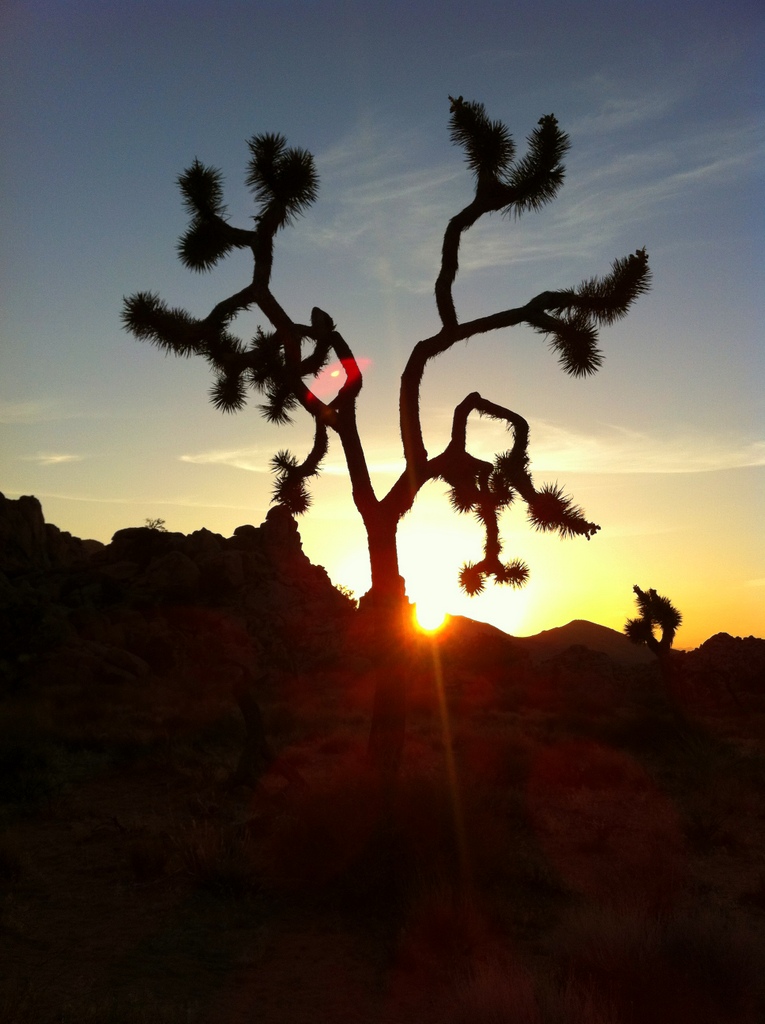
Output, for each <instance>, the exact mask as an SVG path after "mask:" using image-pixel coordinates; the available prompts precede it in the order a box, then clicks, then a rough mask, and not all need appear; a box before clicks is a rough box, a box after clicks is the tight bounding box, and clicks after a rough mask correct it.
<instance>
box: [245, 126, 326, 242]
mask: <svg viewBox="0 0 765 1024" xmlns="http://www.w3.org/2000/svg"><path fill="white" fill-rule="evenodd" d="M247 145H248V146H249V148H250V153H251V157H250V161H249V164H248V169H247V178H246V182H247V185H248V186H249V188H250V189H252V192H253V194H254V196H255V198H256V200H257V201H258V202H259V203H260V204H261V205H262V207H263V212H264V213H265V211H266V210H268V211H269V212H271V213H272V214H273V215H274V217H275V218H276V222H277V225H278V226H279V227H284V225H286V224H289V223H290V222H291V221H292V220H294V218H295V217H296V216H298V215H299V214H301V213H303V212H304V211H305V210H306V209H307V208H308V207H309V206H310V205H311V204H312V203H313V202H314V201H315V199H316V196H317V195H318V192H319V176H318V174H317V172H316V167H315V165H314V160H313V156H312V155H311V153H309V152H308V150H305V149H297V148H295V147H292V146H290V147H288V146H287V140H286V139H285V137H284V136H283V135H278V134H273V133H266V134H263V135H254V136H253V137H252V138H251V139H250V140H249V142H248V143H247Z"/></svg>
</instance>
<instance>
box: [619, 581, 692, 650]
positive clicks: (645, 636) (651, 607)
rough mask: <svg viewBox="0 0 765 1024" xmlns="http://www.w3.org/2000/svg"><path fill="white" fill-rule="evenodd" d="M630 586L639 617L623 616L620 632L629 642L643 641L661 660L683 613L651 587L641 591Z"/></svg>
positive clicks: (638, 642)
mask: <svg viewBox="0 0 765 1024" xmlns="http://www.w3.org/2000/svg"><path fill="white" fill-rule="evenodd" d="M632 589H633V590H634V592H635V599H636V601H637V606H638V610H639V612H640V618H639V619H627V622H626V623H625V625H624V632H625V634H626V635H627V637H628V639H629V640H630V641H631V642H632V643H633V644H645V645H646V647H647V648H648V650H649V651H652V652H653V653H654V654H655V655H656V657H657V658H659V660H660V661H661V660H663V659H665V658H666V657H668V655H669V652H670V650H671V649H672V643H673V641H674V639H675V633H676V632H677V631H678V629H679V628H680V623H681V622H682V621H683V617H682V615H681V614H680V612H679V611H678V610H677V608H675V607H674V605H673V604H672V602H671V601H670V600H669V598H667V597H662V596H661V594H657V593H656V591H655V590H648V591H645V590H641V589H640V587H638V586H634V587H633V588H632ZM657 627H658V629H660V630H661V636H660V637H658V638H657V637H656V635H655V634H654V629H656V628H657Z"/></svg>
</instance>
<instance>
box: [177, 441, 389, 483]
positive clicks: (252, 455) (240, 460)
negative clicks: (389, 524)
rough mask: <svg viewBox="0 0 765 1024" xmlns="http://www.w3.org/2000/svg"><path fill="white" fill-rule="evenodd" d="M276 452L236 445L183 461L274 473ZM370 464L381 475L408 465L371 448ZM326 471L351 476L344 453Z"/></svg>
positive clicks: (325, 464) (330, 460)
mask: <svg viewBox="0 0 765 1024" xmlns="http://www.w3.org/2000/svg"><path fill="white" fill-rule="evenodd" d="M272 455H273V452H269V453H268V454H265V453H264V452H263V451H262V449H259V448H236V449H221V448H217V449H211V450H210V451H206V452H196V453H194V454H186V455H181V456H180V460H181V462H190V463H192V464H194V465H197V466H230V467H231V468H233V469H243V470H246V471H247V472H249V473H271V472H272V470H271V464H270V463H271V457H272ZM367 465H368V468H369V472H370V473H372V474H375V475H377V474H379V475H395V476H398V475H399V474H400V473H401V472H402V470H403V468H404V466H403V462H402V461H401V459H400V458H396V456H395V454H388V453H386V452H379V453H377V452H375V451H374V450H370V451H369V452H368V460H367ZM321 471H322V473H326V474H328V475H329V476H347V475H348V469H347V467H346V465H345V462H344V461H343V460H342V458H341V457H338V458H333V457H332V456H331V455H330V457H328V458H327V459H325V461H324V462H323V463H322V466H321Z"/></svg>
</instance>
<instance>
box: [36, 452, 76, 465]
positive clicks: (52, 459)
mask: <svg viewBox="0 0 765 1024" xmlns="http://www.w3.org/2000/svg"><path fill="white" fill-rule="evenodd" d="M84 459H85V456H84V455H68V454H64V453H62V452H38V453H37V454H36V455H22V456H21V460H22V462H36V463H37V465H38V466H60V465H62V464H63V463H66V462H82V461H83V460H84Z"/></svg>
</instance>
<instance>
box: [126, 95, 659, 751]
mask: <svg viewBox="0 0 765 1024" xmlns="http://www.w3.org/2000/svg"><path fill="white" fill-rule="evenodd" d="M450 103H451V108H450V120H449V129H450V133H451V139H452V142H453V143H455V144H456V145H458V146H459V147H461V148H462V150H463V151H464V153H465V157H466V160H467V163H468V166H469V168H470V170H471V172H472V175H473V178H474V186H475V188H474V195H473V198H472V200H471V201H470V203H468V205H467V206H466V207H465V208H464V209H462V210H460V211H459V212H458V213H456V214H455V215H454V216H453V217H452V218H451V220H450V221H449V223H448V225H447V226H446V229H445V232H444V238H443V245H442V249H441V264H440V269H439V272H438V277H437V279H436V282H435V299H436V307H437V310H438V315H439V318H440V327H439V329H438V331H437V332H436V333H435V334H433V335H432V336H431V337H429V338H425V339H423V340H421V341H418V342H417V343H416V344H415V345H414V347H413V349H412V352H411V355H410V356H409V359H408V361H407V364H406V366H405V368H404V371H403V374H402V377H401V387H400V393H399V428H400V433H401V443H402V448H403V457H404V463H405V465H404V470H403V472H402V473H401V475H400V477H399V478H398V479H397V480H396V481H395V483H394V484H393V486H392V487H391V488H390V490H389V491H388V493H387V494H385V495H383V496H378V495H377V493H376V492H375V489H374V487H373V485H372V481H371V478H370V473H369V468H368V465H367V461H366V456H365V453H364V448H363V446H362V442H361V438H360V436H359V432H358V428H357V422H356V402H357V399H358V396H359V392H360V390H361V386H362V373H361V370H360V367H359V364H358V362H357V360H356V358H355V357H354V354H353V352H352V350H351V348H350V346H349V345H348V343H347V342H346V340H345V338H344V337H343V336H342V334H341V333H340V332H339V331H338V329H337V326H336V324H335V322H334V320H333V318H332V317H331V316H330V314H329V313H326V312H324V311H323V310H322V309H319V308H318V307H314V308H313V310H312V311H311V314H310V322H309V323H301V322H299V321H298V320H295V319H293V317H292V316H291V315H290V314H289V313H288V312H287V311H286V309H285V308H284V306H282V304H281V303H280V301H279V300H278V299H277V297H276V296H275V295H274V293H273V291H272V288H271V272H272V266H273V255H274V244H275V239H276V235H277V233H278V232H279V231H280V230H281V229H282V228H284V227H286V226H288V225H290V224H292V223H293V222H294V220H295V219H296V217H297V216H298V215H299V214H301V213H304V212H305V210H306V209H307V208H308V207H309V206H310V205H311V204H312V203H313V202H314V201H315V199H316V197H317V194H318V185H319V179H318V175H317V172H316V169H315V166H314V160H313V157H312V155H311V154H310V153H309V152H307V151H306V150H304V149H296V148H292V147H288V146H287V142H286V140H285V138H284V137H283V136H282V135H278V134H262V135H255V136H254V137H253V138H252V139H250V140H249V143H248V145H249V150H250V157H249V162H248V166H247V175H246V183H247V186H248V187H249V189H250V190H251V192H252V194H253V196H254V199H255V202H256V205H257V214H256V216H255V224H254V227H252V228H250V229H243V228H237V227H234V226H233V225H231V224H230V223H229V222H228V220H227V219H226V208H225V206H224V203H223V188H222V177H221V174H220V172H219V171H218V170H216V169H214V168H212V167H208V166H205V165H203V164H202V163H200V162H199V160H194V162H193V163H192V164H191V166H190V167H189V168H188V169H187V170H185V171H184V172H183V174H181V176H180V177H179V179H178V184H179V187H180V191H181V194H182V197H183V202H184V204H185V206H186V208H187V210H188V212H189V214H190V218H191V220H190V224H189V227H188V229H187V230H186V232H185V234H184V235H183V236H182V237H181V239H180V240H179V243H178V256H179V258H180V260H181V262H182V263H183V264H184V265H185V266H187V267H189V268H190V269H191V270H195V271H207V270H210V269H211V268H212V267H213V266H214V265H215V264H216V263H218V261H219V260H221V259H222V258H223V257H224V256H226V255H228V254H229V253H231V252H232V251H233V250H235V249H247V250H249V251H250V252H251V253H252V258H253V273H252V279H251V281H250V282H249V283H248V284H246V285H245V286H244V287H243V288H242V289H241V290H240V291H238V292H236V293H235V294H233V295H230V296H229V297H227V298H225V299H223V300H222V301H221V302H219V303H218V304H217V305H216V306H215V307H214V309H212V310H211V312H210V313H209V314H208V315H207V316H206V317H204V318H202V319H198V318H195V317H193V316H191V315H190V314H189V313H187V312H186V311H185V310H182V309H177V308H169V307H168V306H167V305H166V304H165V302H163V301H162V300H161V299H160V298H159V296H158V295H156V294H155V293H153V292H138V293H136V294H134V295H132V296H130V297H129V298H127V299H126V300H125V302H124V307H123V312H122V318H123V324H124V326H125V327H126V328H127V329H128V330H129V331H130V332H131V333H132V334H133V335H135V336H136V337H137V338H139V339H142V340H147V341H149V342H151V343H152V344H154V345H156V346H157V347H158V348H160V349H162V350H163V351H165V352H172V353H174V354H175V355H179V356H192V355H197V356H201V357H202V358H204V359H206V360H207V362H208V363H209V364H210V367H211V369H212V370H213V373H214V375H215V379H214V383H213V385H212V389H211V392H210V397H211V400H212V402H213V404H214V405H215V406H216V407H217V408H218V409H221V410H222V411H224V412H234V411H236V410H239V409H241V408H243V406H244V405H245V403H246V401H247V397H248V392H250V391H254V392H256V393H258V394H260V395H261V396H262V403H261V405H260V411H261V413H262V415H263V416H264V417H265V418H266V419H267V420H268V421H270V422H273V423H287V422H289V421H290V419H291V416H292V414H293V413H294V412H295V411H296V410H297V409H298V408H299V407H302V408H303V409H304V410H305V412H306V413H308V415H309V416H310V417H312V419H313V423H314V439H313V446H312V448H311V450H310V452H308V454H307V455H306V456H305V457H304V458H303V460H302V461H300V459H299V458H298V457H297V456H295V455H294V454H293V453H291V452H289V451H280V452H278V453H277V454H276V455H275V456H274V458H273V460H272V467H273V470H274V474H275V483H274V495H273V498H274V501H275V502H277V503H278V504H280V505H282V506H284V507H286V508H287V509H288V510H289V511H290V512H291V513H293V514H295V515H299V514H301V513H303V512H305V511H306V509H307V508H308V507H309V505H310V501H311V498H310V493H309V490H308V483H309V481H310V480H311V479H312V478H313V477H315V476H316V475H317V474H318V473H319V471H320V467H321V463H322V460H323V459H324V457H325V455H326V453H327V450H328V445H329V440H330V436H331V435H337V437H338V438H339V441H340V444H341V446H342V449H343V453H344V456H345V461H346V464H347V468H348V473H349V476H350V480H351V486H352V493H353V501H354V503H355V505H356V508H357V509H358V512H359V514H360V516H361V518H362V520H363V523H364V527H365V529H366V535H367V543H368V549H369V559H370V566H371V577H372V585H371V589H370V591H369V592H368V594H367V595H365V597H364V598H363V599H362V602H361V603H362V606H363V607H365V608H369V609H372V610H374V611H375V612H376V613H377V615H378V616H379V617H380V618H381V620H382V619H386V618H389V617H390V616H391V614H393V615H395V614H397V613H398V612H399V611H400V609H401V608H402V606H403V605H404V603H405V584H404V580H403V579H402V578H401V575H400V571H399V562H398V552H397V546H396V536H397V529H398V524H399V522H400V520H401V518H402V516H404V515H405V513H406V512H408V511H409V509H411V507H412V504H413V502H414V500H415V497H416V496H417V494H418V493H419V491H420V490H421V489H422V487H423V486H424V485H425V484H426V483H427V482H428V481H431V480H442V481H444V482H445V483H447V484H448V485H449V488H450V500H451V504H452V506H453V508H454V509H455V510H456V511H457V512H460V513H473V514H474V515H475V516H476V518H477V519H478V521H479V522H480V523H481V525H482V527H483V532H484V543H483V555H482V557H481V558H480V559H478V560H477V561H476V562H474V563H471V562H466V563H465V564H464V565H463V566H462V569H461V570H460V574H459V580H460V584H461V586H462V588H463V590H464V591H466V592H467V593H468V594H471V595H473V594H478V593H480V592H481V591H482V590H483V589H484V586H485V585H486V582H487V580H489V579H493V580H494V581H495V582H497V583H504V584H508V585H510V586H514V587H520V586H523V584H524V583H525V582H526V580H527V579H528V575H529V570H528V567H527V566H526V564H525V563H524V562H523V561H521V560H520V559H517V558H514V559H512V560H509V561H503V560H502V558H501V557H500V556H501V554H502V543H501V540H500V531H499V517H500V513H501V512H502V510H503V509H506V508H508V507H509V506H510V505H511V503H512V502H513V501H514V500H515V499H516V497H519V498H520V499H521V500H522V501H523V502H524V503H525V505H526V509H527V516H528V521H529V523H530V525H531V526H532V528H534V529H536V530H541V531H551V532H557V533H558V534H560V535H561V536H563V537H574V536H584V537H586V538H587V539H589V538H590V537H591V536H592V535H593V534H594V533H595V532H596V531H597V530H598V529H599V527H598V526H597V525H596V524H595V523H592V522H590V521H589V520H587V519H586V518H585V515H584V513H583V512H582V510H581V509H580V508H579V507H577V506H576V505H575V504H574V503H573V501H572V500H571V498H570V497H568V496H567V495H566V494H565V493H564V492H563V490H562V489H561V488H560V487H559V486H558V485H557V484H555V485H549V484H548V485H544V486H541V487H539V488H537V487H536V486H535V484H534V482H533V480H532V477H531V473H530V471H529V454H528V448H529V425H528V423H527V422H526V420H525V419H524V418H523V417H522V416H520V415H519V414H518V413H517V412H514V411H512V410H510V409H508V408H506V407H505V406H503V405H498V404H496V403H495V402H493V401H490V400H488V399H486V398H484V397H483V396H482V395H480V394H478V392H472V393H471V394H469V395H467V396H466V397H465V398H464V399H463V400H462V401H461V402H460V403H459V404H458V405H457V407H456V408H455V409H454V413H453V419H452V428H451V437H450V439H449V441H448V443H447V444H446V446H445V447H444V448H443V450H442V451H440V452H438V453H437V454H435V455H431V454H430V453H429V452H428V451H427V449H426V447H425V443H424V440H423V432H422V422H421V413H420V386H421V382H422V378H423V374H424V371H425V368H426V366H427V364H428V363H429V362H430V361H431V360H432V359H435V358H436V357H437V356H439V355H442V354H443V353H445V352H447V351H448V350H449V349H450V348H451V347H452V346H453V345H455V344H456V343H457V342H458V341H467V340H469V339H471V338H474V337H475V336H476V335H479V334H485V333H486V332H489V331H497V330H501V329H503V328H507V327H513V326H517V325H520V324H527V325H528V326H530V327H532V328H533V329H534V330H535V331H536V332H538V333H539V334H541V335H542V336H543V337H545V338H546V339H548V341H549V343H550V346H551V348H552V349H553V351H554V352H555V354H556V355H557V357H558V362H559V363H560V365H561V367H562V368H563V370H564V372H566V373H568V374H570V375H572V376H575V377H582V376H586V375H588V374H592V373H594V372H595V371H596V370H597V369H598V368H599V367H600V365H601V361H602V356H601V353H600V352H599V350H598V347H597V341H598V328H599V327H600V326H601V325H607V324H611V323H613V322H614V321H616V320H618V319H620V318H621V317H623V316H625V315H626V313H627V311H628V310H629V308H630V306H631V305H632V303H633V301H634V300H635V299H636V298H637V297H638V296H639V295H641V294H642V293H644V292H645V291H647V289H648V287H649V283H650V270H649V267H648V257H647V254H646V251H645V249H639V250H638V251H637V252H635V253H633V254H631V255H629V256H627V257H626V258H622V259H617V260H615V261H614V263H613V264H612V267H611V270H610V272H609V273H607V274H606V275H605V276H603V277H600V278H598V277H594V278H591V279H589V280H585V281H583V282H582V283H581V284H580V285H578V286H577V287H572V288H567V289H564V290H558V291H542V292H540V293H539V294H537V295H535V296H533V297H532V298H530V299H529V300H528V301H527V302H526V303H525V304H524V305H521V306H517V307H514V308H509V309H503V310H500V311H497V312H493V313H490V314H488V315H487V316H482V317H479V318H478V319H474V320H468V321H461V320H460V319H459V317H458V315H457V311H456V309H455V305H454V297H453V287H454V282H455V280H456V277H457V272H458V269H459V250H460V245H461V242H462V238H463V235H464V233H465V232H466V231H468V230H469V229H470V228H471V227H472V226H473V225H474V224H475V223H476V222H477V221H478V220H479V219H480V218H481V217H484V216H486V215H487V214H491V213H496V212H499V213H501V214H503V215H507V216H508V217H509V216H512V217H514V218H517V217H519V216H521V215H522V214H524V213H526V212H527V211H534V210H538V209H540V208H541V207H542V206H544V205H545V204H546V203H548V202H550V201H551V200H552V199H553V198H555V196H556V195H557V193H558V190H559V189H560V187H561V185H562V184H563V178H564V165H563V157H564V155H565V153H566V151H567V150H568V148H569V139H568V136H567V135H566V134H565V133H564V132H563V131H562V130H561V129H560V127H559V126H558V122H557V120H556V118H555V117H554V116H553V115H551V114H550V115H546V116H545V117H542V118H541V119H540V120H539V122H538V124H537V126H536V127H535V128H534V130H533V131H532V133H531V134H530V135H529V137H528V147H527V150H526V153H525V155H523V156H521V157H519V158H516V155H515V144H514V142H513V139H512V137H511V135H510V133H509V131H508V129H507V128H506V127H505V125H504V124H502V122H500V121H492V120H490V118H489V117H488V115H487V113H486V110H485V108H484V106H483V104H481V103H476V102H469V101H465V100H463V98H462V97H461V96H460V97H458V98H457V99H454V98H452V97H450ZM253 307H257V308H258V309H259V310H260V311H261V312H262V314H263V316H264V317H265V319H266V321H268V325H267V326H266V327H265V328H258V331H257V333H256V335H255V337H254V338H253V339H252V340H251V341H250V342H245V341H243V340H242V339H240V338H239V337H237V336H236V335H235V334H234V333H233V332H232V325H233V322H234V320H235V318H236V317H237V315H238V314H240V313H242V312H243V311H245V310H249V309H251V308H253ZM330 360H338V361H339V362H340V364H341V365H342V367H343V370H344V379H343V380H342V383H341V384H340V386H339V388H338V390H337V393H336V394H335V396H334V397H333V398H331V399H329V400H327V401H323V400H322V399H320V398H319V396H318V395H317V394H316V393H315V391H313V390H311V384H312V382H313V381H314V380H315V379H316V377H317V375H318V374H319V373H320V372H321V370H322V369H323V368H324V367H325V366H326V365H327V363H328V362H329V361H330ZM474 413H477V414H478V415H479V416H488V417H491V418H493V419H496V420H499V421H501V422H504V423H505V424H506V425H507V428H508V430H509V431H510V432H511V434H512V444H511V446H510V447H509V448H508V450H506V451H504V452H500V453H499V454H497V456H496V458H495V459H494V462H493V463H492V462H488V461H486V460H484V459H479V458H477V457H475V456H474V455H472V454H471V453H470V452H469V451H468V446H467V426H468V419H469V417H470V416H471V415H472V414H474ZM383 689H384V687H383ZM381 693H382V690H380V689H379V688H378V696H379V695H380V694H381ZM388 696H389V697H390V694H388ZM391 701H392V703H391ZM383 707H387V709H388V710H387V711H385V712H383V711H382V710H380V709H381V708H383ZM385 715H388V716H389V717H390V718H391V720H394V719H395V720H396V721H398V719H400V717H401V716H402V715H403V710H402V704H401V699H400V697H396V698H392V697H391V699H390V700H387V698H386V699H381V702H380V703H379V707H377V708H376V711H375V719H376V720H377V719H379V718H380V716H383V717H384V716H385ZM399 725H400V723H399ZM396 730H397V733H398V735H399V737H401V736H402V732H401V729H400V728H399V727H398V726H397V727H396ZM373 731H374V726H373ZM386 742H387V741H386ZM395 742H399V740H396V741H395ZM388 745H389V746H390V744H388ZM394 746H395V743H394Z"/></svg>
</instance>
